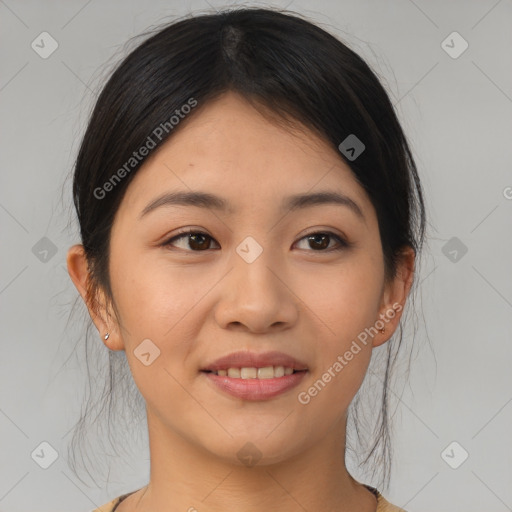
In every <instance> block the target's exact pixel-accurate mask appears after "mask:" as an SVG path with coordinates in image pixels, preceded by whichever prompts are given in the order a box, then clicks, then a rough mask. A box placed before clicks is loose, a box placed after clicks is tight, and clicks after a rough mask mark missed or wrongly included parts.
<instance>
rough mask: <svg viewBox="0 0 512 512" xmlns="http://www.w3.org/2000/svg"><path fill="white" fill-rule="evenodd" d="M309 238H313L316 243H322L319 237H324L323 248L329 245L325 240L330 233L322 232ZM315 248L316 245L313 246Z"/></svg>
mask: <svg viewBox="0 0 512 512" xmlns="http://www.w3.org/2000/svg"><path fill="white" fill-rule="evenodd" d="M309 238H310V240H313V241H314V242H315V243H321V242H319V240H318V239H319V238H323V243H322V246H321V248H322V249H325V248H326V247H327V246H328V245H329V244H328V243H327V244H326V243H325V240H326V239H327V238H328V235H321V234H320V235H312V236H311V237H309ZM313 249H314V247H313Z"/></svg>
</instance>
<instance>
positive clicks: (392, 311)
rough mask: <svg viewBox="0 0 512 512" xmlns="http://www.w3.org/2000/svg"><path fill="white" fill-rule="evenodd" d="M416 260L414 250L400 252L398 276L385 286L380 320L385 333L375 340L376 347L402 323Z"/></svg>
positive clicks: (406, 248)
mask: <svg viewBox="0 0 512 512" xmlns="http://www.w3.org/2000/svg"><path fill="white" fill-rule="evenodd" d="M415 260H416V253H415V252H414V249H413V248H412V247H409V246H406V247H404V248H403V249H402V251H401V252H400V259H399V262H398V264H397V265H398V267H397V272H396V276H395V277H394V278H393V279H392V280H391V281H389V282H386V283H385V284H384V291H383V294H382V301H381V304H380V308H379V320H381V322H382V323H383V324H384V327H385V332H384V333H380V332H378V333H377V335H376V336H375V337H374V338H373V346H374V347H378V346H380V345H382V344H384V343H385V342H386V341H387V340H389V338H391V336H392V335H393V333H394V332H395V331H396V329H397V327H398V324H399V323H400V318H401V317H402V313H403V311H404V308H405V303H406V301H407V297H408V295H409V291H410V289H411V286H412V283H413V280H414V267H415ZM379 325H380V323H379Z"/></svg>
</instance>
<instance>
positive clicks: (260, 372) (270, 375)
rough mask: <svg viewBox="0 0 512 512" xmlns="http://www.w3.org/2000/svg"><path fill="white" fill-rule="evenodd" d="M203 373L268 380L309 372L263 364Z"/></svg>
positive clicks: (204, 371)
mask: <svg viewBox="0 0 512 512" xmlns="http://www.w3.org/2000/svg"><path fill="white" fill-rule="evenodd" d="M201 371H202V372H203V373H211V374H213V375H217V376H219V377H229V378H231V379H243V380H249V379H256V380H267V379H276V378H280V377H284V376H288V375H293V374H294V373H301V372H307V369H302V370H299V369H295V368H291V367H289V366H263V367H260V368H257V367H241V368H236V367H230V368H224V369H218V370H201Z"/></svg>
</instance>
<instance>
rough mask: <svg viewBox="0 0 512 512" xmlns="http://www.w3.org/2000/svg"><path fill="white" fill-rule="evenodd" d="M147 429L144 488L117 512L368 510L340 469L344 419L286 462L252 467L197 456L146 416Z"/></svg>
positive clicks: (366, 496) (200, 451) (202, 453)
mask: <svg viewBox="0 0 512 512" xmlns="http://www.w3.org/2000/svg"><path fill="white" fill-rule="evenodd" d="M148 429H149V440H150V457H151V459H150V460H151V474H150V482H149V484H148V485H147V487H145V488H144V489H141V490H140V491H138V492H137V493H136V494H137V495H138V496H136V495H135V494H134V495H132V496H130V498H127V499H126V500H125V501H124V502H122V504H121V505H120V506H119V507H118V509H117V510H119V511H120V512H128V511H130V510H133V511H134V512H146V511H152V512H160V511H162V512H163V511H166V512H175V511H176V512H177V511H188V512H224V511H226V510H237V512H260V511H261V510H269V511H273V510H276V511H277V510H279V511H280V512H292V511H293V512H296V511H297V510H305V511H308V512H313V511H317V510H318V511H320V510H322V511H323V510H332V511H336V512H348V511H353V510H358V511H361V512H374V511H375V510H376V499H375V497H374V496H373V495H372V494H371V493H370V492H369V491H368V490H367V489H366V488H364V487H363V486H362V485H361V484H360V483H358V482H357V481H356V480H354V478H353V477H352V476H351V475H350V474H349V473H348V471H347V469H346V467H345V455H344V453H345V429H346V418H345V419H344V421H343V422H342V424H340V425H336V427H335V428H333V429H332V430H331V431H330V432H329V433H328V435H327V436H325V438H324V439H323V440H322V442H321V443H319V444H318V443H317V444H315V445H314V446H311V447H309V448H306V449H305V450H303V451H301V452H299V453H295V454H293V455H292V456H290V457H287V458H286V460H277V461H274V462H272V461H269V460H268V459H266V458H265V457H262V458H261V460H260V462H258V463H256V464H255V465H253V466H245V465H244V464H241V463H240V462H239V461H238V460H236V459H235V460H230V459H229V460H225V459H223V458H221V457H219V456H217V455H214V454H212V453H211V452H208V451H206V450H204V448H202V447H201V446H199V445H196V444H193V443H191V442H190V440H188V439H185V438H184V437H183V436H181V435H179V434H178V433H176V432H174V431H170V430H169V428H168V427H166V426H165V425H163V424H162V423H161V422H160V421H159V418H158V417H157V416H155V415H153V414H151V412H150V411H149V410H148ZM244 444H245V443H242V444H241V446H242V445H244ZM235 451H236V450H235Z"/></svg>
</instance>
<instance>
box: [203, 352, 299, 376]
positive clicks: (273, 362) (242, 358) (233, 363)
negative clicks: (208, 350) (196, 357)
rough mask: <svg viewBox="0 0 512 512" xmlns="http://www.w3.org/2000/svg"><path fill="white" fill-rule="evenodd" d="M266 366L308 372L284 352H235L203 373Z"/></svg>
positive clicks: (205, 369) (218, 360)
mask: <svg viewBox="0 0 512 512" xmlns="http://www.w3.org/2000/svg"><path fill="white" fill-rule="evenodd" d="M265 366H284V367H287V368H293V369H294V370H307V365H306V364H304V363H303V362H302V361H299V360H298V359H295V358H294V357H292V356H290V355H288V354H285V353H283V352H276V351H273V352H263V353H261V354H257V353H255V352H244V351H239V352H233V353H231V354H228V355H227V356H223V357H220V358H219V359H216V360H215V361H213V362H212V363H209V364H208V365H206V366H205V367H204V368H201V371H213V372H216V371H218V370H227V369H228V368H264V367H265Z"/></svg>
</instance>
